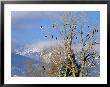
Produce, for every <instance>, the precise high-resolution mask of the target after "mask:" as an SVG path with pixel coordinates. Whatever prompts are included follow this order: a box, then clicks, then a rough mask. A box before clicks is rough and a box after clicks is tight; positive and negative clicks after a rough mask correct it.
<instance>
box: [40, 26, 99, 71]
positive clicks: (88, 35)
mask: <svg viewBox="0 0 110 87" xmlns="http://www.w3.org/2000/svg"><path fill="white" fill-rule="evenodd" d="M66 25H67V24H66ZM52 27H53V28H54V27H55V25H54V24H53V26H52ZM74 27H75V29H76V26H74ZM89 27H90V26H88V28H89ZM40 28H41V29H42V28H43V26H40ZM70 28H71V26H70ZM95 32H98V30H96V29H95V30H93V32H92V37H93V35H94V34H95ZM80 34H81V35H83V32H82V31H81V32H80ZM45 37H47V36H45ZM86 37H88V39H89V38H90V34H89V33H87V35H86ZM51 38H52V39H54V38H55V39H56V40H57V37H54V36H53V35H51ZM66 39H68V37H66ZM75 39H77V37H75ZM94 44H99V43H96V42H94ZM85 45H86V44H84V46H85ZM89 55H90V54H88V55H87V57H88V56H89ZM99 57H100V56H99ZM84 59H86V57H85V58H84ZM84 61H85V60H84ZM42 68H43V70H46V69H45V67H44V66H42Z"/></svg>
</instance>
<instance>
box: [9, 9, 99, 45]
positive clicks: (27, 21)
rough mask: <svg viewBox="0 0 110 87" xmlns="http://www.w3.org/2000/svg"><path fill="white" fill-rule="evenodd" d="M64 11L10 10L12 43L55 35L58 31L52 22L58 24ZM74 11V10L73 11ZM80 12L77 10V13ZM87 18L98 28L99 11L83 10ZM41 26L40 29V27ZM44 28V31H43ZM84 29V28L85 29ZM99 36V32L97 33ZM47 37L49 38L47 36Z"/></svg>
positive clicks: (21, 42)
mask: <svg viewBox="0 0 110 87" xmlns="http://www.w3.org/2000/svg"><path fill="white" fill-rule="evenodd" d="M64 13H65V12H58V11H56V12H55V11H50V12H48V11H46V12H42V11H12V12H11V31H12V33H11V34H12V36H11V38H12V43H14V45H16V44H30V43H35V42H38V41H42V40H47V38H46V37H45V36H46V35H47V33H49V34H53V35H54V36H57V37H58V39H59V38H60V37H59V33H58V31H54V30H53V28H52V24H53V23H58V24H60V22H61V19H60V17H61V16H62V15H64ZM73 13H74V11H73ZM80 13H81V12H78V14H79V15H81V14H80ZM83 13H84V14H85V15H87V17H88V18H89V22H88V23H87V25H89V24H96V26H97V28H98V29H99V26H100V12H99V11H87V12H83ZM41 26H42V29H41ZM44 30H45V31H44ZM85 31H86V30H85ZM98 37H99V34H98ZM48 39H49V38H48Z"/></svg>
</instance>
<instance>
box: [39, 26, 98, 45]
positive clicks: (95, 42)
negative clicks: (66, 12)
mask: <svg viewBox="0 0 110 87" xmlns="http://www.w3.org/2000/svg"><path fill="white" fill-rule="evenodd" d="M66 25H68V24H66ZM52 27H53V28H55V25H54V24H53V25H52ZM89 27H90V26H88V28H89ZM40 28H41V29H42V28H43V26H40ZM70 28H71V26H70ZM74 28H75V29H76V25H75V26H74ZM95 32H98V30H96V29H95V30H93V32H92V37H93V35H94V34H95ZM80 34H83V32H82V31H81V32H80ZM45 37H47V36H46V35H45ZM86 37H88V39H89V38H90V36H89V33H88V34H87V35H86ZM51 38H52V39H54V38H55V39H56V40H57V39H58V38H57V37H54V36H53V35H51ZM66 39H68V37H66ZM75 39H78V37H75ZM94 43H95V44H98V43H96V42H94ZM85 45H86V44H85Z"/></svg>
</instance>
